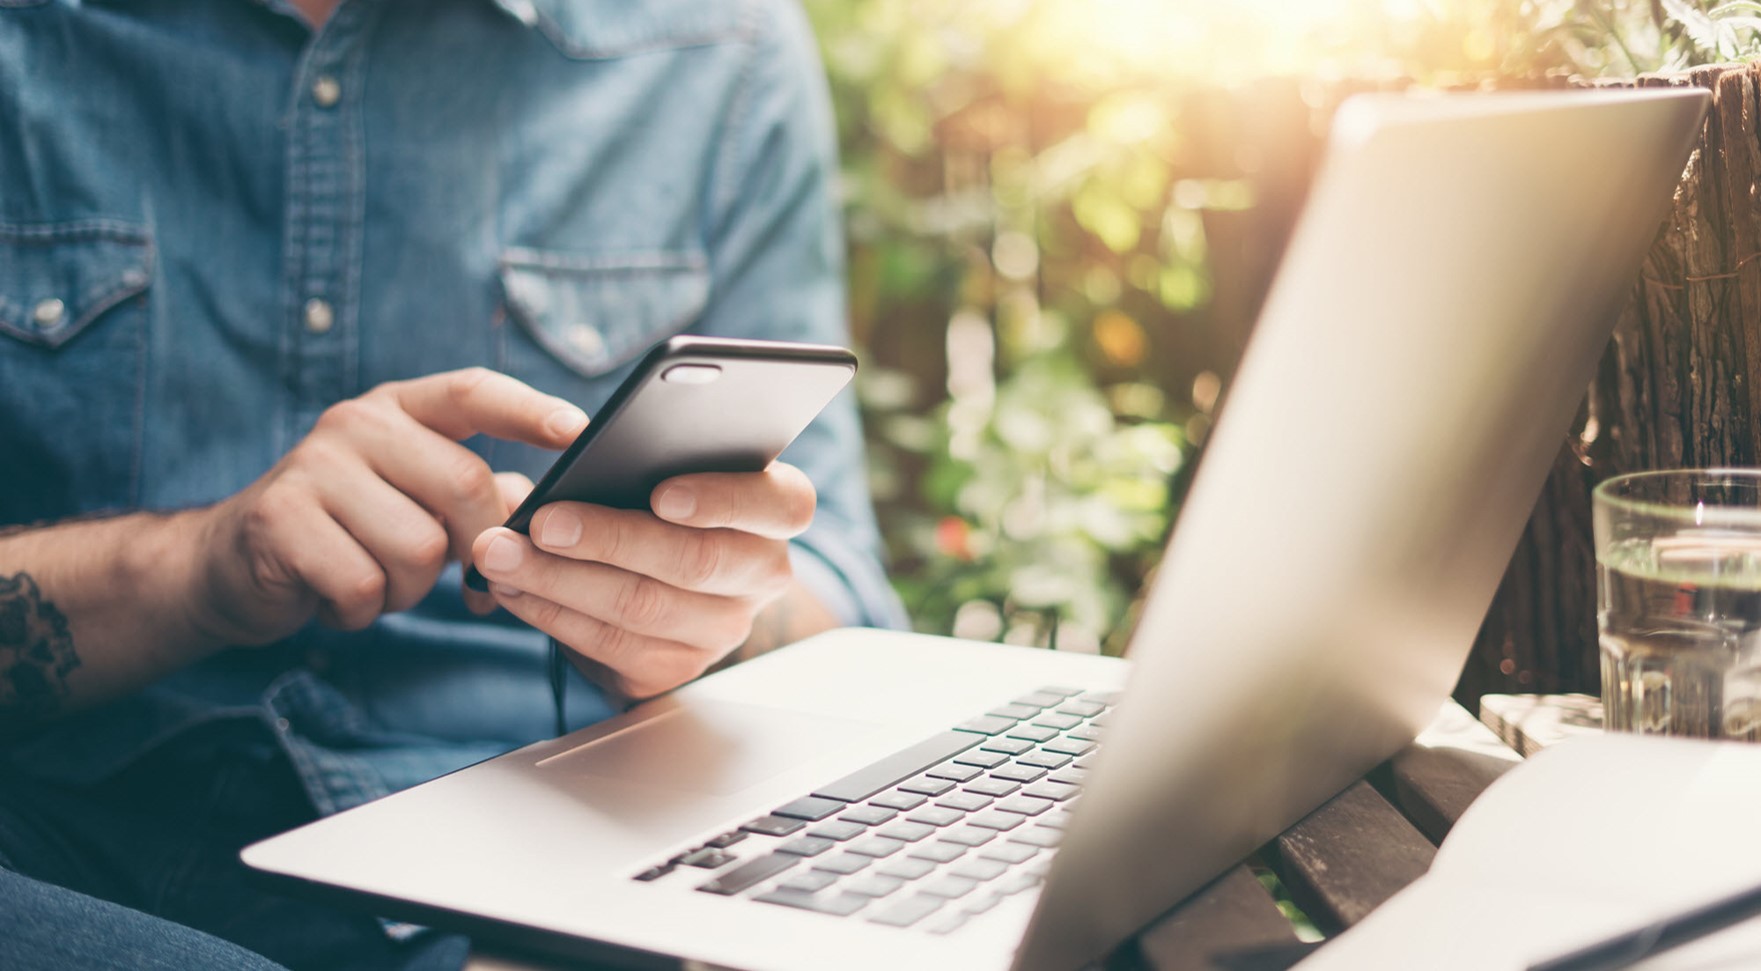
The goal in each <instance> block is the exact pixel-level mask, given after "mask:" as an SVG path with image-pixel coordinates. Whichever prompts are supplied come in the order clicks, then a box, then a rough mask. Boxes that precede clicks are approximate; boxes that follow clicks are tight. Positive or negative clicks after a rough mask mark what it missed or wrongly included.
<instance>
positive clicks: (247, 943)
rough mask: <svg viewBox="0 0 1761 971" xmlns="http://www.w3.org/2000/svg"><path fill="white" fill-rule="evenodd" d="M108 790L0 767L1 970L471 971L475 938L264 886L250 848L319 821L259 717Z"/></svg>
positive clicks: (205, 735) (157, 760)
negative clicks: (391, 928)
mask: <svg viewBox="0 0 1761 971" xmlns="http://www.w3.org/2000/svg"><path fill="white" fill-rule="evenodd" d="M213 729H214V730H212V731H204V732H196V733H191V734H190V735H186V736H184V737H181V738H179V739H177V740H176V741H174V742H173V743H170V744H168V745H167V746H165V747H164V748H162V749H161V750H160V751H158V752H155V753H154V754H152V755H150V756H148V757H146V758H145V759H143V760H141V761H139V762H138V763H136V764H134V765H133V766H131V767H130V768H129V769H127V770H125V771H123V772H122V773H120V774H118V775H116V776H114V777H112V778H110V779H107V780H105V781H103V782H100V783H98V784H96V785H91V786H83V787H73V786H67V785H62V784H57V783H51V782H46V781H43V780H40V779H36V778H32V777H31V776H29V775H26V774H25V773H22V772H20V771H18V770H17V769H15V768H12V767H10V766H8V765H6V764H5V763H4V762H0V967H6V968H17V969H34V968H69V967H79V968H167V969H172V968H176V969H189V971H194V969H207V968H249V969H256V968H264V969H268V968H276V967H287V968H295V969H298V968H326V969H329V968H335V969H340V971H349V969H362V971H365V969H378V968H399V969H410V971H430V969H433V971H438V969H442V968H447V969H456V968H458V967H460V966H461V965H462V964H463V962H464V959H465V955H466V952H467V950H468V942H467V941H466V940H465V939H464V938H463V937H459V936H451V935H442V934H438V933H434V932H418V933H415V934H413V935H404V936H403V937H404V939H402V940H399V939H397V937H396V936H394V935H390V934H388V933H387V931H386V928H385V925H384V924H382V923H381V922H380V921H379V920H378V919H376V918H374V917H371V916H368V915H366V914H357V913H352V912H348V911H343V910H339V909H337V908H334V907H330V906H325V905H321V904H315V903H309V902H306V901H304V900H298V899H294V898H290V897H286V896H282V895H280V894H278V893H274V892H272V891H268V890H265V889H263V888H261V887H260V886H259V885H258V884H257V883H255V882H254V881H253V880H252V879H251V878H250V877H249V876H248V875H247V871H246V870H245V868H244V866H243V864H241V863H240V862H239V860H238V851H239V849H240V848H241V847H243V846H245V845H246V844H248V843H251V842H254V841H256V840H258V839H262V838H264V837H266V836H269V835H271V834H273V833H277V832H281V831H283V830H286V829H289V828H291V827H294V826H297V825H299V824H301V823H304V822H307V821H309V820H310V819H312V818H313V816H314V815H315V813H314V811H313V809H312V806H311V802H310V801H309V799H308V798H307V796H306V794H305V792H304V790H303V789H302V788H301V786H300V784H299V781H298V779H297V777H296V776H295V774H294V771H293V768H292V766H291V765H289V764H288V762H287V759H286V756H285V755H283V754H281V752H280V751H279V750H278V749H277V748H275V746H274V745H273V744H272V742H271V741H270V740H269V739H268V738H267V737H265V735H266V733H264V732H262V730H261V728H260V726H255V725H249V724H239V723H233V724H221V725H216V726H213Z"/></svg>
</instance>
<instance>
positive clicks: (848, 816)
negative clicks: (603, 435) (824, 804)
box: [838, 806, 899, 826]
mask: <svg viewBox="0 0 1761 971" xmlns="http://www.w3.org/2000/svg"><path fill="white" fill-rule="evenodd" d="M897 815H899V811H898V810H897V809H888V808H886V807H885V806H851V807H850V809H849V811H847V812H843V813H840V814H839V815H838V819H840V820H842V821H844V822H846V823H863V824H865V825H868V826H879V825H880V824H882V823H884V822H886V821H887V820H889V819H892V818H893V817H894V816H897Z"/></svg>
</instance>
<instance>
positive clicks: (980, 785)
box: [966, 779, 1021, 798]
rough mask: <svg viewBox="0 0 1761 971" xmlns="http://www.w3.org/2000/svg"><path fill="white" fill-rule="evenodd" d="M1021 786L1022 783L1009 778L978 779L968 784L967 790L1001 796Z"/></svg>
mask: <svg viewBox="0 0 1761 971" xmlns="http://www.w3.org/2000/svg"><path fill="white" fill-rule="evenodd" d="M1019 788H1021V784H1020V783H1017V782H1010V781H1009V780H1008V779H976V780H974V781H972V782H969V783H967V784H966V791H967V792H976V793H978V794H979V795H981V796H991V797H993V798H1000V797H1002V796H1006V795H1008V794H1009V793H1011V792H1014V791H1015V790H1017V789H1019Z"/></svg>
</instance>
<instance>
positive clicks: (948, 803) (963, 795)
mask: <svg viewBox="0 0 1761 971" xmlns="http://www.w3.org/2000/svg"><path fill="white" fill-rule="evenodd" d="M990 804H991V797H989V796H981V795H979V794H978V793H976V792H950V793H948V794H947V795H945V796H943V797H942V798H940V799H937V800H936V805H938V806H941V807H942V808H944V809H958V810H960V811H961V812H968V813H970V812H977V811H978V810H980V809H983V808H984V807H986V806H988V805H990Z"/></svg>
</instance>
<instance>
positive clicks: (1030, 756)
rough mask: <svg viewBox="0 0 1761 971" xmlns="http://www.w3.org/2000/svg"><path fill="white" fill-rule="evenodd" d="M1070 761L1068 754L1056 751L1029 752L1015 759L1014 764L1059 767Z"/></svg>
mask: <svg viewBox="0 0 1761 971" xmlns="http://www.w3.org/2000/svg"><path fill="white" fill-rule="evenodd" d="M1069 763H1070V756H1068V755H1059V754H1058V753H1056V752H1044V751H1041V752H1029V753H1027V754H1026V755H1023V756H1020V757H1019V758H1017V759H1016V760H1015V764H1016V765H1031V766H1034V767H1035V768H1040V769H1060V768H1063V767H1064V766H1066V765H1068V764H1069Z"/></svg>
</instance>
